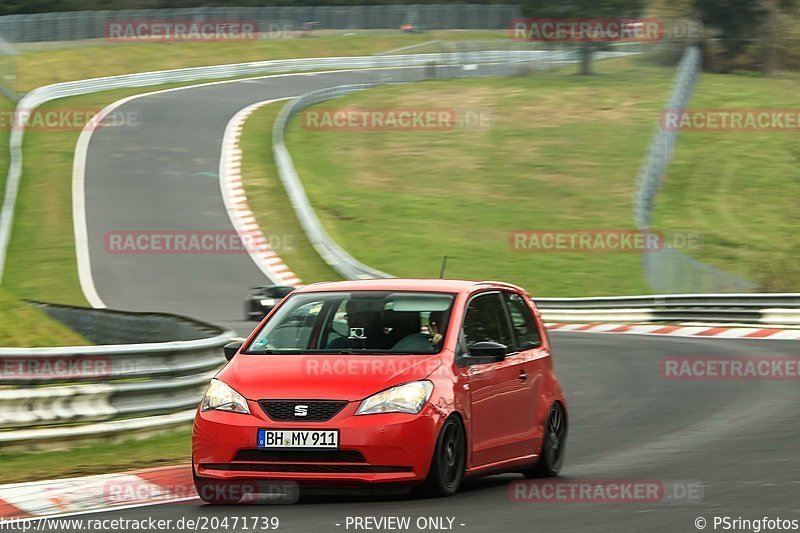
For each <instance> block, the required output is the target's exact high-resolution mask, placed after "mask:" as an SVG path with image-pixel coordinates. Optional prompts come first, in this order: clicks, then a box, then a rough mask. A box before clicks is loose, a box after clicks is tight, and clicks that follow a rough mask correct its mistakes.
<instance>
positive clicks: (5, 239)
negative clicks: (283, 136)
mask: <svg viewBox="0 0 800 533" xmlns="http://www.w3.org/2000/svg"><path fill="white" fill-rule="evenodd" d="M548 54H549V53H548V52H543V51H540V50H488V51H471V52H468V53H450V52H442V53H431V54H404V55H386V56H353V57H317V58H303V59H285V60H274V61H255V62H250V63H234V64H227V65H214V66H208V67H194V68H184V69H174V70H162V71H155V72H141V73H137V74H123V75H120V76H109V77H104V78H90V79H86V80H77V81H68V82H63V83H56V84H53V85H45V86H43V87H39V88H37V89H34V90H33V91H31V92H29V93H28V94H26V95H25V96H24V97H23V98H22V99H21V100H20V101H19V102H18V104H17V108H16V109H17V113H32V112H33V110H34V109H36V108H37V107H39V106H40V105H42V104H45V103H47V102H50V101H52V100H56V99H58V98H65V97H69V96H79V95H83V94H90V93H95V92H101V91H107V90H111V89H122V88H131V87H147V86H152V85H161V84H165V83H178V82H187V81H198V80H211V79H222V78H235V77H245V76H257V75H263V74H275V73H284V72H307V71H312V70H336V69H377V68H386V67H395V68H398V67H399V68H402V67H408V68H411V67H420V66H425V65H431V64H436V65H445V66H446V67H445V68H448V69H450V70H455V69H457V68H458V67H457V66H458V65H460V64H462V62H464V61H469V62H470V63H476V64H477V63H480V64H486V65H492V64H497V63H501V62H503V61H507V62H508V61H510V62H521V61H525V60H526V59H532V58H537V59H541V58H544V57H547V56H548ZM19 122H20V123H21V124H22V127H19V128H14V130H13V131H12V132H11V135H10V137H9V152H10V164H9V170H8V179H7V180H6V189H5V194H4V195H3V205H2V208H1V209H0V285H2V282H3V272H4V269H5V261H6V253H7V251H8V244H9V241H10V239H11V226H12V223H13V220H14V208H15V205H16V199H17V192H18V189H19V182H20V179H21V177H22V141H23V137H24V135H25V130H24V121H19ZM15 123H16V121H15Z"/></svg>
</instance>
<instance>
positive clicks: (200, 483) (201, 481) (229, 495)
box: [192, 462, 243, 505]
mask: <svg viewBox="0 0 800 533" xmlns="http://www.w3.org/2000/svg"><path fill="white" fill-rule="evenodd" d="M192 479H193V480H194V489H195V491H197V495H198V496H200V499H201V500H203V501H204V502H206V503H207V504H209V505H233V504H236V503H239V501H240V500H241V499H242V495H243V494H242V491H241V490H233V487H231V486H230V485H229V484H227V483H225V482H224V481H217V480H215V479H205V478H201V477H197V474H195V472H194V462H193V464H192Z"/></svg>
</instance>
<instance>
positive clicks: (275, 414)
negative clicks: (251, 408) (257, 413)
mask: <svg viewBox="0 0 800 533" xmlns="http://www.w3.org/2000/svg"><path fill="white" fill-rule="evenodd" d="M258 404H259V405H260V406H261V409H263V410H264V412H265V413H266V414H267V416H268V417H270V418H271V419H272V420H294V421H301V422H325V421H327V420H330V419H331V418H333V417H334V416H336V415H337V414H338V413H339V411H341V410H342V409H344V407H345V406H346V405H347V401H346V400H261V401H259V402H258ZM298 405H301V406H305V407H306V408H305V412H306V413H307V414H306V416H297V415H296V414H295V413H296V412H297V411H295V407H296V406H298Z"/></svg>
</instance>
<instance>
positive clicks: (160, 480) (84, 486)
mask: <svg viewBox="0 0 800 533" xmlns="http://www.w3.org/2000/svg"><path fill="white" fill-rule="evenodd" d="M194 498H197V493H196V492H195V489H194V482H193V480H192V469H191V466H189V465H177V466H165V467H160V468H149V469H146V470H137V471H133V472H126V473H121V474H103V475H98V476H88V477H80V478H71V479H59V480H51V481H34V482H31V483H15V484H11V485H0V518H2V519H4V520H9V519H25V518H39V517H45V516H56V515H69V514H80V513H84V512H88V511H95V510H98V509H115V508H116V509H120V508H129V507H138V506H142V505H151V504H155V503H172V502H179V501H184V500H189V499H194Z"/></svg>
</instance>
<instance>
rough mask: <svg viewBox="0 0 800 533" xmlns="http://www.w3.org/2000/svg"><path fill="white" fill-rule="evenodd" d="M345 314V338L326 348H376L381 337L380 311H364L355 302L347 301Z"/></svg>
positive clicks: (334, 340)
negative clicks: (346, 332) (346, 334)
mask: <svg viewBox="0 0 800 533" xmlns="http://www.w3.org/2000/svg"><path fill="white" fill-rule="evenodd" d="M345 309H346V312H347V314H346V315H345V318H346V319H347V331H348V333H349V334H348V336H347V337H337V338H335V339H333V340H332V341H331V342H329V343H328V345H327V346H326V348H328V349H337V348H377V347H378V346H377V344H376V343H377V342H378V341H379V339H380V337H381V336H382V335H383V330H382V328H381V327H380V311H371V310H369V309H364V308H363V307H361V306H360V305H359V302H357V301H356V300H349V301H348V302H347V304H346V306H345Z"/></svg>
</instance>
